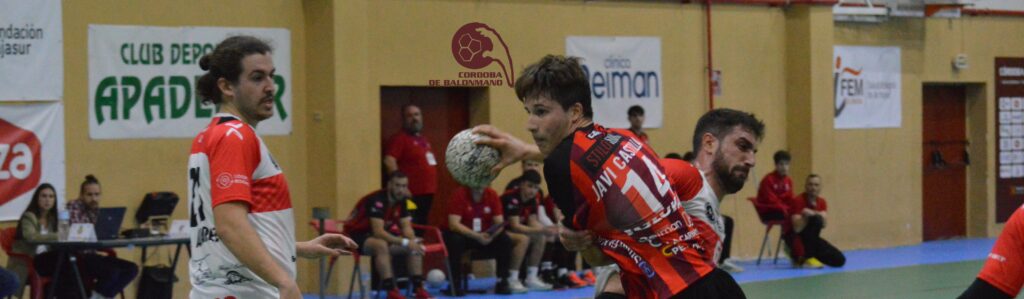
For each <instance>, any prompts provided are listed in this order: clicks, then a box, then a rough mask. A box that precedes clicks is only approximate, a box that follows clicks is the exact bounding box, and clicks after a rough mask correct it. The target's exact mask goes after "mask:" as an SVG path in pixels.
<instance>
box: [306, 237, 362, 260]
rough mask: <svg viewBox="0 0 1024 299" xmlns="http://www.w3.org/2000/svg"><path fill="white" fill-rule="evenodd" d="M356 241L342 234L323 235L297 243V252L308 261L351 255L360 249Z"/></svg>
mask: <svg viewBox="0 0 1024 299" xmlns="http://www.w3.org/2000/svg"><path fill="white" fill-rule="evenodd" d="M358 247H359V245H356V242H355V241H352V239H349V238H348V237H346V236H344V235H341V234H323V235H320V236H319V237H316V238H315V239H312V240H309V241H306V242H296V243H295V252H296V253H298V255H299V256H301V257H304V258H307V259H315V258H321V257H326V256H339V255H351V254H352V250H355V249H356V248H358Z"/></svg>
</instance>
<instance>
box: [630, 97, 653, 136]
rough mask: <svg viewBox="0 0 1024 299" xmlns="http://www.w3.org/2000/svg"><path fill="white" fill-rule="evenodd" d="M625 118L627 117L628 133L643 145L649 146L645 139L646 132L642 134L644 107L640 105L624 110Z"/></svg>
mask: <svg viewBox="0 0 1024 299" xmlns="http://www.w3.org/2000/svg"><path fill="white" fill-rule="evenodd" d="M626 116H627V117H629V131H630V132H631V133H633V135H634V136H636V138H639V139H640V141H643V143H647V144H650V143H649V142H648V139H647V132H644V119H645V118H644V107H640V105H633V106H631V107H629V110H626Z"/></svg>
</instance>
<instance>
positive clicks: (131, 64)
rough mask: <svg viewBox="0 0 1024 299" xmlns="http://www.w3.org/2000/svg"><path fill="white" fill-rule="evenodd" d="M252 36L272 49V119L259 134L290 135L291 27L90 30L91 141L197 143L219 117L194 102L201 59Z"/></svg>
mask: <svg viewBox="0 0 1024 299" xmlns="http://www.w3.org/2000/svg"><path fill="white" fill-rule="evenodd" d="M243 34H244V35H252V36H255V37H257V38H261V39H264V40H266V41H267V42H269V43H270V45H271V47H272V48H273V52H272V57H273V60H274V67H276V68H277V70H276V73H275V75H274V82H275V84H276V87H277V90H276V94H275V96H274V98H275V109H274V117H272V118H270V119H267V120H264V121H262V122H260V124H259V126H258V127H257V131H259V133H260V134H261V135H287V134H290V133H291V131H292V117H291V116H292V80H291V78H292V69H291V65H292V61H291V35H290V33H289V31H288V30H286V29H268V28H225V27H146V26H107V25H89V111H88V113H89V137H91V138H93V139H131V138H192V137H195V136H196V133H198V132H199V130H202V129H203V127H205V126H206V125H207V123H208V122H209V121H210V117H212V116H213V114H214V113H215V112H216V111H215V110H216V107H214V105H212V104H209V105H207V104H203V103H202V101H200V100H199V98H198V97H196V95H195V94H196V90H195V86H196V81H197V80H198V79H199V76H200V75H202V74H203V73H204V72H203V70H202V69H200V68H199V58H201V57H203V55H205V54H207V53H210V52H213V48H214V47H216V46H217V44H218V43H220V42H221V41H223V40H224V39H225V38H228V37H231V36H235V35H243Z"/></svg>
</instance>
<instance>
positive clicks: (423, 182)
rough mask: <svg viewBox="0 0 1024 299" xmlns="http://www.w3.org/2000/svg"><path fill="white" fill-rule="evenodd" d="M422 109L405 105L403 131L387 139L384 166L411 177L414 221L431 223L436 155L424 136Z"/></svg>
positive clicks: (388, 170) (435, 183)
mask: <svg viewBox="0 0 1024 299" xmlns="http://www.w3.org/2000/svg"><path fill="white" fill-rule="evenodd" d="M422 131H423V112H422V111H420V107H417V106H416V105H412V104H407V105H404V106H402V130H401V131H400V132H398V133H395V134H394V135H391V137H390V138H388V141H387V145H386V146H385V148H384V168H385V170H386V171H387V173H388V174H391V173H392V172H395V171H397V170H401V171H402V172H403V173H405V174H406V175H408V176H409V191H412V201H413V203H415V204H416V207H415V209H414V210H412V213H413V215H412V222H413V223H416V224H424V225H426V224H428V223H427V222H428V221H429V217H430V207H431V206H432V203H433V201H434V193H436V192H437V158H436V157H435V156H434V152H433V150H432V149H431V147H430V141H427V137H425V136H423V134H422Z"/></svg>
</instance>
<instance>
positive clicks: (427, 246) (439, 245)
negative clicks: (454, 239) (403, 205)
mask: <svg viewBox="0 0 1024 299" xmlns="http://www.w3.org/2000/svg"><path fill="white" fill-rule="evenodd" d="M412 229H413V230H417V231H420V232H421V235H422V236H423V247H424V250H423V260H424V263H423V267H424V268H425V269H424V270H426V269H430V267H427V262H428V261H436V260H441V261H444V267H445V269H444V271H445V273H444V275H445V277H451V275H452V266H451V265H450V264H448V247H445V246H444V237H442V236H441V229H440V228H437V227H436V226H430V225H420V224H413V225H412ZM431 255H440V257H441V258H440V259H433V258H430V259H428V258H427V257H429V256H431ZM425 274H426V273H424V275H425Z"/></svg>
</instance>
